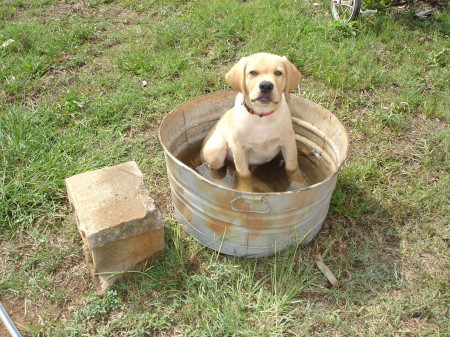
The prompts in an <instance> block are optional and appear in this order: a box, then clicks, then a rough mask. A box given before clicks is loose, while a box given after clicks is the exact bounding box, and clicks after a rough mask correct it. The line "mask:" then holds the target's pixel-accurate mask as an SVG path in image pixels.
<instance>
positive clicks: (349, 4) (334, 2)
mask: <svg viewBox="0 0 450 337" xmlns="http://www.w3.org/2000/svg"><path fill="white" fill-rule="evenodd" d="M360 9H361V0H331V14H332V15H333V18H334V19H335V20H339V21H344V22H346V23H347V22H350V21H354V20H356V18H357V17H358V15H359V10H360Z"/></svg>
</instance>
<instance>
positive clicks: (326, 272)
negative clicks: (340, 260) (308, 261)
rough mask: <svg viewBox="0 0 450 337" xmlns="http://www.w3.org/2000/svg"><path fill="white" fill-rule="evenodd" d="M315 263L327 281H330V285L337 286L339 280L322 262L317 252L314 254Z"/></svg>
mask: <svg viewBox="0 0 450 337" xmlns="http://www.w3.org/2000/svg"><path fill="white" fill-rule="evenodd" d="M315 262H316V265H317V268H319V270H320V271H321V272H322V273H323V274H324V275H325V277H326V278H327V279H328V281H329V282H330V283H331V285H332V286H333V288H337V287H339V281H338V280H337V279H336V277H334V275H333V273H332V272H331V270H330V269H329V268H328V267H327V265H326V264H325V262H323V260H322V255H320V254H317V255H316V260H315Z"/></svg>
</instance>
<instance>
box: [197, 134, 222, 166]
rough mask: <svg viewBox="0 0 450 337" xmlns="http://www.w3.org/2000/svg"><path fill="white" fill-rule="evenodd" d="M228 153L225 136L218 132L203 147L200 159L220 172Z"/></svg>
mask: <svg viewBox="0 0 450 337" xmlns="http://www.w3.org/2000/svg"><path fill="white" fill-rule="evenodd" d="M227 151H228V147H227V142H226V141H225V139H224V138H223V136H222V135H221V134H219V133H218V132H214V133H213V134H212V135H211V137H209V139H207V140H206V143H205V144H204V145H203V148H202V151H201V153H200V157H201V159H202V161H204V162H205V163H206V164H208V165H209V167H211V168H213V169H215V170H219V169H221V168H222V167H223V165H224V163H225V158H226V157H227Z"/></svg>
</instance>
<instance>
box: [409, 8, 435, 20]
mask: <svg viewBox="0 0 450 337" xmlns="http://www.w3.org/2000/svg"><path fill="white" fill-rule="evenodd" d="M432 16H433V11H431V10H427V11H421V12H418V13H416V14H414V18H415V19H417V20H420V21H425V20H428V19H430V18H431V17H432Z"/></svg>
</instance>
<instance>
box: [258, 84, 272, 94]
mask: <svg viewBox="0 0 450 337" xmlns="http://www.w3.org/2000/svg"><path fill="white" fill-rule="evenodd" d="M259 90H260V91H261V92H262V93H263V94H268V93H270V92H272V90H273V83H272V82H270V81H262V82H261V83H260V84H259Z"/></svg>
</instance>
